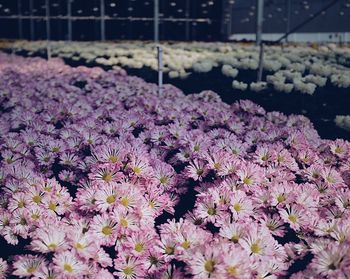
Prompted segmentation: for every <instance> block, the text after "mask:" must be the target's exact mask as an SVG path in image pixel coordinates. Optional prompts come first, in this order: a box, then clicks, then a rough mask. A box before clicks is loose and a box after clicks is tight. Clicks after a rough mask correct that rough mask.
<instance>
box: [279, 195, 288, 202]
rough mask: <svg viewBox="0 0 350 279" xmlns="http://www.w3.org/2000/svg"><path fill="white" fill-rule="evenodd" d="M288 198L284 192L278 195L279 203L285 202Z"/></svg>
mask: <svg viewBox="0 0 350 279" xmlns="http://www.w3.org/2000/svg"><path fill="white" fill-rule="evenodd" d="M286 199H287V198H286V196H285V195H284V194H279V195H278V196H277V201H278V202H279V203H281V202H284V201H285V200H286Z"/></svg>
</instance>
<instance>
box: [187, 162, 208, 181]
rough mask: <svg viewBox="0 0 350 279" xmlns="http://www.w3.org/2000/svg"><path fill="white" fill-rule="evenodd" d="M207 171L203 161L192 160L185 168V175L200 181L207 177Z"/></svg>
mask: <svg viewBox="0 0 350 279" xmlns="http://www.w3.org/2000/svg"><path fill="white" fill-rule="evenodd" d="M207 173H208V169H207V167H206V164H205V162H204V161H201V160H198V159H194V160H193V161H191V162H190V164H189V165H188V166H187V167H186V168H185V173H184V174H185V175H187V176H188V177H190V178H193V180H199V181H202V179H203V178H204V177H205V176H206V175H207Z"/></svg>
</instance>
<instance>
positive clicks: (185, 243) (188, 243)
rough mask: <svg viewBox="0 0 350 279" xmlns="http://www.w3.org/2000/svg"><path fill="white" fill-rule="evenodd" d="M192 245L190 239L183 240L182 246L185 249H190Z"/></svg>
mask: <svg viewBox="0 0 350 279" xmlns="http://www.w3.org/2000/svg"><path fill="white" fill-rule="evenodd" d="M190 246H191V242H189V241H188V240H185V241H184V242H182V244H181V247H182V248H184V249H188V248H190Z"/></svg>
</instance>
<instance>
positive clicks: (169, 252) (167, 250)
mask: <svg viewBox="0 0 350 279" xmlns="http://www.w3.org/2000/svg"><path fill="white" fill-rule="evenodd" d="M174 252H175V249H174V247H173V246H167V247H165V254H167V255H172V254H174Z"/></svg>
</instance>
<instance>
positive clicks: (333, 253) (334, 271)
mask: <svg viewBox="0 0 350 279" xmlns="http://www.w3.org/2000/svg"><path fill="white" fill-rule="evenodd" d="M348 249H349V246H348V245H346V246H344V245H342V246H339V245H337V244H335V243H330V244H329V245H328V246H327V247H326V249H324V250H321V251H318V252H317V253H316V254H315V257H314V258H313V260H312V263H311V268H313V269H314V270H315V272H316V273H317V274H318V275H319V276H322V277H327V278H334V279H335V278H346V277H347V275H348V274H349V273H348V271H349V270H348V267H349V264H350V257H349V254H348Z"/></svg>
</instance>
